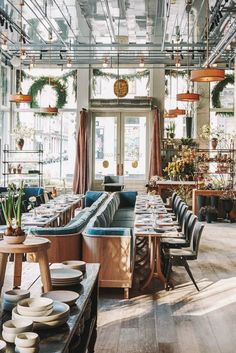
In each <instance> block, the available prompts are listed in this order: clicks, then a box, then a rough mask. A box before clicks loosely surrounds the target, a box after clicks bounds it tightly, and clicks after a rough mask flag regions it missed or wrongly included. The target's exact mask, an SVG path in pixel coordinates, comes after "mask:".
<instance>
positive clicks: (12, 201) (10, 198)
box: [1, 183, 26, 244]
mask: <svg viewBox="0 0 236 353" xmlns="http://www.w3.org/2000/svg"><path fill="white" fill-rule="evenodd" d="M23 194H24V192H23V183H21V186H20V188H19V189H18V190H17V189H16V187H15V185H14V184H11V185H9V187H8V192H7V195H6V196H5V197H4V199H2V200H1V205H2V211H3V215H4V218H5V221H6V225H7V228H6V230H5V232H4V235H3V238H4V240H5V241H6V242H7V243H9V244H21V243H23V242H24V241H25V239H26V234H25V232H24V230H23V229H22V228H21V216H22V210H21V204H22V196H23ZM14 219H15V224H13V220H14Z"/></svg>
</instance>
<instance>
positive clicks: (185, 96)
mask: <svg viewBox="0 0 236 353" xmlns="http://www.w3.org/2000/svg"><path fill="white" fill-rule="evenodd" d="M186 11H187V15H188V16H187V19H188V21H187V25H188V33H187V35H188V56H187V75H188V78H187V79H188V81H187V92H184V93H178V94H177V95H176V100H177V101H180V102H197V101H199V98H200V95H199V94H198V93H193V92H190V91H189V86H190V82H189V81H190V79H189V76H190V72H189V12H190V8H189V7H186Z"/></svg>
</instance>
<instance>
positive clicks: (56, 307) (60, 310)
mask: <svg viewBox="0 0 236 353" xmlns="http://www.w3.org/2000/svg"><path fill="white" fill-rule="evenodd" d="M69 312H70V307H69V305H67V304H64V303H61V302H57V301H54V303H53V312H52V313H51V314H50V315H48V316H41V317H40V316H39V317H37V316H36V317H34V316H23V315H20V314H19V313H18V311H17V308H14V309H13V310H12V318H14V319H20V318H24V319H29V318H31V320H33V322H34V323H35V322H43V323H45V322H49V321H55V320H59V319H61V318H64V317H67V316H68V314H69Z"/></svg>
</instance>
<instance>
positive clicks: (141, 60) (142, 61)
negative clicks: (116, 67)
mask: <svg viewBox="0 0 236 353" xmlns="http://www.w3.org/2000/svg"><path fill="white" fill-rule="evenodd" d="M139 67H144V58H141V59H140V61H139Z"/></svg>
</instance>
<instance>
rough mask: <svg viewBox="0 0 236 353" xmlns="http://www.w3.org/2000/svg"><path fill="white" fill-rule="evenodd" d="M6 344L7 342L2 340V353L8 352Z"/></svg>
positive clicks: (0, 346)
mask: <svg viewBox="0 0 236 353" xmlns="http://www.w3.org/2000/svg"><path fill="white" fill-rule="evenodd" d="M6 346H7V344H6V342H5V341H2V340H0V353H5V352H6Z"/></svg>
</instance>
